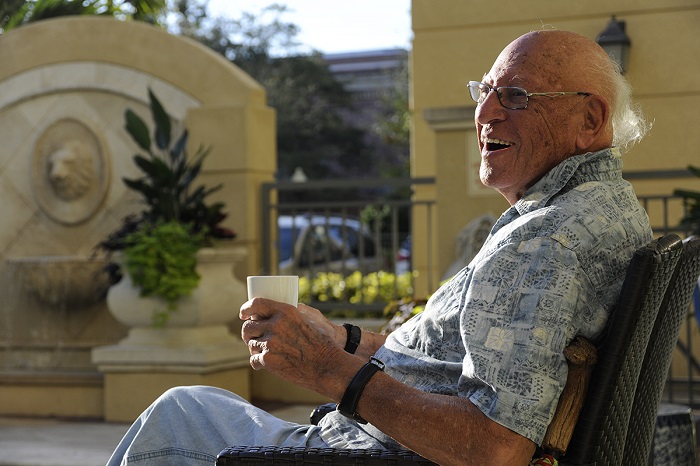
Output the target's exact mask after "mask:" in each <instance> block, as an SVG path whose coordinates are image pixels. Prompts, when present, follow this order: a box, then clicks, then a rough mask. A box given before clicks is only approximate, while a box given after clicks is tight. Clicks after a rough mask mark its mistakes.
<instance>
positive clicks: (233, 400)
mask: <svg viewBox="0 0 700 466" xmlns="http://www.w3.org/2000/svg"><path fill="white" fill-rule="evenodd" d="M319 432H320V428H319V427H316V426H313V425H299V424H294V423H291V422H287V421H283V420H281V419H278V418H276V417H275V416H273V415H271V414H269V413H267V412H266V411H263V410H261V409H259V408H256V407H255V406H253V405H251V404H250V403H248V402H247V401H246V400H244V399H243V398H241V397H239V396H237V395H235V394H233V393H231V392H228V391H226V390H222V389H218V388H214V387H204V386H194V387H178V388H173V389H170V390H168V391H167V392H165V393H164V394H163V395H162V396H161V397H160V398H158V399H157V400H156V401H155V402H154V403H153V404H152V405H151V406H150V407H148V409H146V410H145V411H144V412H143V414H141V416H139V418H138V419H137V420H136V421H135V422H134V424H133V425H132V426H131V428H130V429H129V430H128V432H127V433H126V434H125V435H124V438H123V439H122V440H121V442H120V443H119V445H118V446H117V448H116V450H115V451H114V453H113V454H112V457H111V458H110V460H109V462H108V463H107V465H108V466H116V465H127V464H144V465H168V466H172V465H207V466H212V465H213V464H214V463H215V462H216V456H217V455H218V454H219V452H220V451H221V450H223V449H224V448H226V447H229V446H243V445H280V446H309V447H315V448H325V447H327V445H326V443H325V442H324V441H323V440H322V439H321V437H320V436H319Z"/></svg>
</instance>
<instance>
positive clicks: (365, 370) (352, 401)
mask: <svg viewBox="0 0 700 466" xmlns="http://www.w3.org/2000/svg"><path fill="white" fill-rule="evenodd" d="M383 370H384V363H383V362H382V361H380V360H379V359H377V358H375V357H371V358H369V362H368V363H367V364H365V365H364V366H362V368H361V369H360V370H359V371H357V374H355V376H354V377H353V378H352V380H351V381H350V384H349V385H348V388H346V389H345V393H344V394H343V398H342V399H341V400H340V403H338V406H337V407H336V409H337V410H338V412H339V413H340V414H342V415H343V416H345V417H349V418H350V419H353V420H355V421H356V422H358V423H360V424H367V421H365V420H364V419H363V418H362V417H361V416H360V415H359V414H357V405H358V403H359V402H360V396H362V392H363V391H364V389H365V385H367V382H369V380H370V379H371V378H372V376H374V374H376V373H377V372H379V371H383Z"/></svg>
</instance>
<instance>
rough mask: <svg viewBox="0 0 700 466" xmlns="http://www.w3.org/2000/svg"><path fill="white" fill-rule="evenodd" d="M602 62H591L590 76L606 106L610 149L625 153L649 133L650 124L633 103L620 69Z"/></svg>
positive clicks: (609, 62)
mask: <svg viewBox="0 0 700 466" xmlns="http://www.w3.org/2000/svg"><path fill="white" fill-rule="evenodd" d="M606 61H607V63H600V62H597V60H592V62H591V64H592V65H593V67H594V68H595V69H594V70H593V75H594V76H595V77H596V78H597V81H598V84H599V85H600V87H601V91H602V93H603V95H605V96H606V97H607V98H608V102H610V107H611V115H610V121H611V124H612V132H613V146H617V147H621V148H623V149H628V148H629V147H631V146H632V145H634V144H635V143H637V142H639V141H641V139H642V138H643V137H644V135H645V134H646V133H647V132H648V131H649V129H651V123H649V122H647V121H646V119H645V118H644V115H643V114H642V111H641V109H640V107H639V105H638V104H637V103H636V102H634V101H633V99H632V85H631V84H630V82H629V80H628V79H627V78H626V77H625V76H624V75H623V74H622V71H621V68H620V66H619V65H618V64H617V63H615V62H614V61H612V60H610V59H608V60H606ZM596 63H597V65H598V66H596Z"/></svg>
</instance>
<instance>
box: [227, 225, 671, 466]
mask: <svg viewBox="0 0 700 466" xmlns="http://www.w3.org/2000/svg"><path fill="white" fill-rule="evenodd" d="M682 248H683V243H682V242H681V240H680V238H678V236H676V235H673V234H670V235H666V236H664V237H662V238H659V239H658V240H655V241H652V242H651V243H650V244H649V245H647V246H645V247H642V248H640V249H639V250H638V251H637V252H636V253H635V255H634V257H633V258H632V261H631V263H630V267H629V269H628V272H627V276H626V278H625V282H624V284H623V287H622V292H621V294H620V298H619V301H618V305H617V306H616V309H615V311H614V313H613V316H612V317H611V319H610V321H609V323H608V326H607V327H606V328H607V331H606V335H605V337H604V340H603V344H602V345H601V347H600V349H599V351H600V362H599V364H598V365H597V366H596V367H595V369H594V372H593V379H592V380H591V383H590V388H589V392H588V395H589V396H588V397H587V398H586V405H585V408H584V409H583V412H582V415H581V419H579V421H578V422H577V424H576V429H575V430H574V437H573V439H572V441H571V443H570V447H571V448H570V449H569V450H568V453H567V454H565V455H564V456H563V458H562V459H561V461H562V463H563V464H592V463H596V462H598V463H597V464H623V463H622V461H621V460H622V455H623V452H624V446H625V437H626V432H627V424H628V421H629V417H630V412H631V407H632V401H633V399H634V393H635V392H634V387H635V386H636V384H637V379H638V378H639V373H640V369H641V366H642V358H641V357H640V355H642V354H644V351H645V348H646V346H647V342H648V341H649V337H650V335H651V334H652V328H653V327H654V321H655V319H656V315H657V313H658V310H659V307H660V305H661V302H662V299H663V297H664V293H665V291H666V288H667V285H668V283H669V281H670V279H671V275H672V274H673V271H674V268H675V266H676V263H677V262H678V259H679V258H680V253H681V251H682ZM568 384H569V382H568V381H567V385H568ZM560 403H561V401H560ZM548 434H549V433H548ZM567 440H568V439H567ZM559 451H560V452H564V451H567V449H566V447H565V446H564V447H560V448H559ZM558 453H559V452H557V454H558ZM216 464H217V466H226V465H233V464H237V465H238V464H243V465H252V464H269V465H285V464H296V465H301V464H308V465H313V464H338V465H397V466H401V465H416V464H419V465H431V464H433V463H431V462H430V461H428V460H426V459H425V458H422V457H420V456H418V455H416V454H413V453H410V452H409V453H406V452H395V451H388V452H387V451H375V450H341V449H333V448H327V449H308V448H303V447H302V448H282V447H269V446H265V447H260V446H238V447H229V448H226V449H225V450H223V451H222V452H221V453H220V454H219V458H218V460H217V463H216ZM624 464H631V463H626V462H625V463H624Z"/></svg>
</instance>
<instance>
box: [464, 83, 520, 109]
mask: <svg viewBox="0 0 700 466" xmlns="http://www.w3.org/2000/svg"><path fill="white" fill-rule="evenodd" d="M491 91H496V95H497V96H498V101H499V102H500V103H501V105H503V106H504V107H506V108H512V109H517V108H525V107H527V91H526V90H525V89H521V88H519V87H499V88H497V89H494V88H493V87H491V86H488V85H486V84H484V83H479V82H474V81H472V82H470V83H469V93H470V95H471V98H472V99H474V101H475V102H476V103H478V104H481V103H483V102H484V100H486V98H487V97H488V95H489V92H491Z"/></svg>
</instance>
